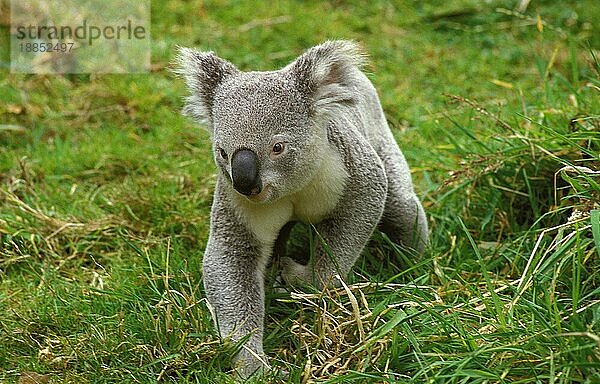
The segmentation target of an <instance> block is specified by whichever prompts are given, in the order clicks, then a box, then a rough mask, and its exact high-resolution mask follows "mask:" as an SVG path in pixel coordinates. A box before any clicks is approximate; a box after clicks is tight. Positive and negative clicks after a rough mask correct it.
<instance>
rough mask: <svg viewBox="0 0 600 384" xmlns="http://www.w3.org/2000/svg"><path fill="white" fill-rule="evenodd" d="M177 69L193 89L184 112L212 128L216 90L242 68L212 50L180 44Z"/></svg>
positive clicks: (176, 71) (186, 100)
mask: <svg viewBox="0 0 600 384" xmlns="http://www.w3.org/2000/svg"><path fill="white" fill-rule="evenodd" d="M174 72H175V73H176V74H178V75H180V76H181V77H182V78H183V79H184V80H185V82H186V84H187V87H188V90H189V92H190V95H189V96H188V97H186V98H185V105H184V106H183V111H182V113H183V114H184V115H186V116H190V117H192V118H193V119H194V120H196V121H198V122H200V123H203V124H205V125H206V126H207V128H209V130H212V128H211V125H212V107H213V101H214V97H215V90H216V88H217V87H218V86H219V84H221V83H223V81H224V80H225V79H226V78H227V77H228V76H231V75H233V74H235V73H237V72H239V71H238V69H237V68H236V67H235V66H234V65H233V64H231V63H230V62H229V61H227V60H224V59H221V58H220V57H218V56H217V55H215V54H214V53H213V52H199V51H196V50H194V49H191V48H183V47H180V48H179V53H178V55H177V58H176V68H175V70H174Z"/></svg>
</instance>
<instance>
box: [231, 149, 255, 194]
mask: <svg viewBox="0 0 600 384" xmlns="http://www.w3.org/2000/svg"><path fill="white" fill-rule="evenodd" d="M258 171H259V167H258V156H257V155H256V153H254V151H251V150H249V149H239V150H237V151H236V152H235V153H234V154H233V156H232V157H231V179H232V181H233V188H235V189H236V190H237V191H238V192H239V193H241V194H244V195H246V196H251V195H258V194H259V193H260V191H261V190H262V182H261V180H260V176H259V174H258Z"/></svg>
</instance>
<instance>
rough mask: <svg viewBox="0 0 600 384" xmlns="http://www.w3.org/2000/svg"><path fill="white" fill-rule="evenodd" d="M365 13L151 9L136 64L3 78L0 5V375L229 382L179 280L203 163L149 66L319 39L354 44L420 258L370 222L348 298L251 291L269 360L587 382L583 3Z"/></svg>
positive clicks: (197, 235) (197, 230)
mask: <svg viewBox="0 0 600 384" xmlns="http://www.w3.org/2000/svg"><path fill="white" fill-rule="evenodd" d="M527 3H529V4H528V6H527ZM370 4H371V5H369V6H364V5H361V4H360V3H359V2H358V1H357V2H353V1H333V2H329V3H324V2H319V3H317V2H292V1H285V2H278V3H276V4H275V5H272V4H267V2H264V3H263V2H253V3H246V4H242V5H240V4H238V3H237V2H226V1H218V2H212V1H211V2H200V1H185V2H184V1H167V0H162V1H153V10H152V35H153V44H152V55H153V68H154V69H153V71H152V73H150V74H139V75H67V76H33V75H11V74H9V73H8V69H7V68H8V49H7V48H5V47H6V46H7V44H5V43H8V39H7V36H6V33H5V32H7V31H8V29H7V19H6V13H5V12H3V13H2V15H3V16H1V17H2V24H1V27H0V28H1V30H2V33H0V41H1V44H0V46H1V47H2V48H3V49H2V53H1V56H0V57H1V59H0V64H1V65H2V68H0V316H1V320H0V382H7V383H11V382H17V381H19V380H20V381H19V382H21V383H28V382H31V380H30V381H27V380H28V379H27V378H26V375H27V373H28V372H29V373H32V374H33V373H36V374H37V375H38V376H36V377H37V378H38V379H40V380H41V381H43V382H50V383H62V382H64V383H108V382H132V383H133V382H135V383H150V382H157V381H160V382H184V383H185V382H190V383H206V382H230V381H231V378H230V376H229V375H228V374H227V372H228V370H229V368H230V367H229V360H230V357H231V356H232V354H233V353H234V351H235V349H236V346H235V345H232V344H231V343H228V342H226V341H221V340H219V338H218V336H217V335H216V334H215V331H214V329H213V326H212V324H211V321H210V316H209V313H208V310H207V307H206V303H205V301H204V299H203V289H202V281H201V279H202V276H201V258H202V253H203V249H204V245H205V242H206V238H207V231H208V218H209V207H210V203H211V195H212V189H213V186H214V181H215V177H214V172H215V167H214V166H213V164H212V160H211V154H210V151H209V139H208V137H207V136H206V134H205V133H204V132H203V131H202V130H201V129H199V128H198V127H195V126H194V125H192V124H191V123H190V122H189V121H187V120H185V119H184V118H182V117H180V116H179V115H178V111H179V109H180V108H181V104H182V100H181V98H182V96H183V95H184V93H185V90H184V87H183V84H182V82H181V81H180V80H177V79H174V78H173V76H172V75H170V73H169V71H168V65H169V61H170V60H171V59H172V57H173V52H174V46H175V44H180V45H184V46H196V47H200V48H203V49H213V50H215V51H217V52H218V53H219V54H220V55H222V56H224V57H226V58H228V59H230V60H231V61H233V62H234V63H236V64H237V65H238V66H239V67H240V68H242V69H247V70H250V69H258V68H260V69H273V68H277V67H279V66H282V65H284V64H285V63H287V62H289V61H290V60H292V59H293V58H294V57H295V56H297V55H298V54H299V53H301V52H302V50H303V49H305V48H307V47H309V46H311V45H314V44H317V43H319V42H321V41H323V40H325V39H327V38H340V37H343V38H353V39H356V40H359V41H360V42H361V43H363V45H364V46H365V48H366V50H367V52H368V53H369V55H370V58H371V64H370V66H369V68H368V70H369V72H370V73H371V75H370V77H371V79H372V81H373V82H374V84H375V85H376V87H377V89H378V90H379V92H380V96H381V99H382V103H383V105H384V109H385V111H386V114H387V116H388V119H389V121H390V124H391V125H392V127H393V130H394V133H395V135H396V137H397V139H398V142H399V143H400V145H401V147H402V148H403V150H404V152H405V154H406V156H407V158H408V160H409V162H410V164H411V165H412V167H413V176H414V179H415V183H416V188H417V190H418V192H419V195H420V196H421V197H422V200H423V201H424V205H425V207H426V210H427V213H428V215H429V217H430V225H431V238H432V249H431V251H430V252H429V253H428V254H427V255H425V256H424V257H422V258H420V259H416V258H414V257H410V256H409V255H406V254H404V253H403V252H402V250H400V249H398V248H397V247H395V246H393V245H392V244H389V243H388V242H387V241H386V239H385V237H384V236H382V235H380V234H376V236H375V239H374V241H373V243H372V244H371V245H370V246H369V248H368V249H367V250H366V251H365V255H364V258H362V260H361V261H360V262H359V263H358V265H357V266H356V268H355V272H354V273H353V275H352V276H351V277H350V278H349V282H348V287H344V288H343V289H340V290H337V291H330V292H325V293H324V294H323V293H311V292H293V293H292V294H289V295H283V294H275V293H274V292H269V293H268V297H267V314H268V315H267V319H266V337H265V347H266V351H267V353H268V355H269V356H270V357H271V358H272V363H273V365H275V366H276V367H278V368H282V369H285V370H287V371H289V372H290V378H289V380H288V381H287V382H290V383H299V382H302V383H306V382H327V383H341V382H344V383H346V382H360V383H362V382H377V383H384V382H414V383H423V382H430V383H438V382H457V383H458V382H461V383H463V382H477V383H479V382H481V383H509V382H510V383H598V382H600V305H599V303H600V262H599V256H598V252H600V224H599V217H598V216H600V214H599V211H598V209H599V208H600V207H599V205H598V204H599V198H600V185H599V183H600V177H599V172H600V158H599V155H598V153H599V152H600V77H599V76H600V72H599V71H600V65H599V63H598V58H600V53H599V51H598V49H600V31H599V29H598V20H600V7H598V6H597V4H596V2H595V1H594V0H587V1H583V0H582V1H561V2H558V1H556V2H550V1H536V0H534V1H531V2H528V1H516V0H514V1H493V0H492V1H485V2H481V1H475V0H453V1H447V2H443V5H440V4H442V2H435V1H421V2H412V1H408V0H405V1H396V2H390V3H388V2H383V1H373V2H370ZM519 4H521V5H522V7H521V9H519V7H518V6H519ZM3 7H4V10H3V11H6V9H7V8H6V5H3ZM590 216H591V217H592V220H591V219H590Z"/></svg>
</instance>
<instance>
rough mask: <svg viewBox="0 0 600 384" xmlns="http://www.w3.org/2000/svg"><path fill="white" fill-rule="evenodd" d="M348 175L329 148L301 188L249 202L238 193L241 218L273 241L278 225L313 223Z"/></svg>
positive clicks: (338, 193) (323, 213) (340, 190)
mask: <svg viewBox="0 0 600 384" xmlns="http://www.w3.org/2000/svg"><path fill="white" fill-rule="evenodd" d="M347 179H348V172H347V171H346V168H345V167H344V163H343V161H342V159H341V156H340V155H339V153H338V152H337V151H334V150H332V151H330V152H328V153H327V154H326V155H325V156H324V158H323V160H322V162H321V167H320V168H319V170H318V171H317V172H316V174H315V175H314V177H313V178H312V179H311V181H309V182H308V184H307V185H306V186H305V187H304V188H302V189H301V190H300V191H298V192H296V193H294V194H292V195H289V196H285V197H283V198H281V199H279V200H277V201H275V202H272V203H267V204H256V203H250V202H248V201H247V200H245V198H243V197H241V196H237V197H236V200H237V201H238V204H239V206H240V211H241V213H242V217H243V219H244V220H245V221H246V224H247V225H248V227H249V228H250V229H251V230H252V232H253V233H254V234H255V236H256V237H257V238H258V240H259V241H261V242H262V243H264V244H272V243H273V242H274V241H275V240H276V239H277V235H278V234H279V231H280V230H281V228H282V227H283V226H284V225H285V224H286V223H288V222H289V221H291V220H300V221H304V222H309V223H313V224H316V223H318V222H319V221H321V220H323V219H324V218H325V217H326V216H327V215H328V214H329V213H330V212H331V211H332V210H333V209H334V208H335V206H336V205H337V203H338V202H339V200H340V198H341V197H342V194H343V193H344V188H345V186H346V181H347Z"/></svg>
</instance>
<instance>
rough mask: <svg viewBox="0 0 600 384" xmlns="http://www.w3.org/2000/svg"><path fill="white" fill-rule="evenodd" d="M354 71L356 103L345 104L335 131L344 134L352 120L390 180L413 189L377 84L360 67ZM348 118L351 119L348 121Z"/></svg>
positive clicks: (353, 82) (334, 124)
mask: <svg viewBox="0 0 600 384" xmlns="http://www.w3.org/2000/svg"><path fill="white" fill-rule="evenodd" d="M352 75H353V79H352V80H353V81H352V84H353V86H352V87H353V91H354V92H355V93H356V96H355V98H354V100H355V103H354V104H353V105H351V106H347V107H345V108H346V111H345V112H346V113H344V114H341V113H340V114H338V116H345V117H344V118H341V119H340V118H338V119H334V120H333V124H332V125H333V130H334V131H335V132H334V134H339V135H343V134H344V133H343V131H344V130H345V129H348V125H349V124H350V125H351V127H353V128H355V129H357V130H358V132H359V133H360V134H361V135H362V136H363V137H364V138H365V139H366V140H367V141H368V142H369V144H370V145H371V147H373V149H374V150H375V152H376V153H377V154H378V156H379V158H380V159H381V161H382V162H383V164H384V167H385V169H386V174H387V175H388V177H389V176H393V177H394V178H395V179H394V180H390V181H392V182H394V183H397V184H398V185H402V186H404V188H406V189H407V190H412V180H411V176H410V172H409V170H408V169H409V168H408V164H407V163H406V159H405V158H404V155H403V154H402V152H401V151H400V148H399V147H398V144H397V143H396V140H395V139H394V136H393V135H392V132H391V130H390V128H389V126H388V124H387V120H386V118H385V115H384V113H383V109H382V107H381V103H380V101H379V96H378V95H377V91H376V90H375V87H374V86H373V84H372V83H371V81H370V80H369V79H368V78H367V76H366V75H365V74H364V73H363V72H362V71H360V70H359V69H358V68H355V69H354V70H353V74H352ZM346 119H348V120H349V121H345V120H346Z"/></svg>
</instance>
